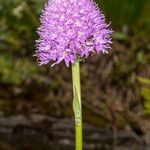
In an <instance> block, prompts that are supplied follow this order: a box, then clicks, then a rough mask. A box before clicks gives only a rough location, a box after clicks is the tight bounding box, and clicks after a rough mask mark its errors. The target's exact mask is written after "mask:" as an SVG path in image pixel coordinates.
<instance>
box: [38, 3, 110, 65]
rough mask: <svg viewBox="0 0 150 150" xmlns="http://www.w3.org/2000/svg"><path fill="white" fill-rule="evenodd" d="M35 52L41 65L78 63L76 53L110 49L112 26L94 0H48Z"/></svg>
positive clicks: (91, 52)
mask: <svg viewBox="0 0 150 150" xmlns="http://www.w3.org/2000/svg"><path fill="white" fill-rule="evenodd" d="M40 21H41V26H40V27H39V28H38V34H39V39H38V40H37V41H36V47H37V50H36V52H35V56H37V58H38V60H39V65H45V64H48V63H49V62H50V61H54V63H53V64H52V66H53V65H55V64H58V63H60V62H61V61H63V60H64V61H65V64H66V66H69V65H70V64H73V63H75V61H76V59H77V56H78V57H80V58H85V57H86V58H87V57H88V56H89V55H90V54H93V53H100V52H103V53H107V49H108V48H110V44H111V33H112V31H111V29H109V25H108V24H106V23H105V16H104V15H103V14H102V12H101V11H100V10H99V8H98V6H97V5H96V3H95V2H94V1H93V0H48V2H47V3H46V4H45V9H44V10H43V12H42V15H41V18H40Z"/></svg>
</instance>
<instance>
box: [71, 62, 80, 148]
mask: <svg viewBox="0 0 150 150" xmlns="http://www.w3.org/2000/svg"><path fill="white" fill-rule="evenodd" d="M72 80H73V95H74V100H73V109H74V114H75V150H82V104H81V87H80V62H79V60H77V61H76V63H75V64H73V65H72Z"/></svg>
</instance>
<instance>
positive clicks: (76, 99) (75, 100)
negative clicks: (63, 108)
mask: <svg viewBox="0 0 150 150" xmlns="http://www.w3.org/2000/svg"><path fill="white" fill-rule="evenodd" d="M73 111H74V114H75V124H76V125H77V124H79V122H80V120H81V107H80V102H79V97H78V93H77V89H76V87H75V93H74V98H73Z"/></svg>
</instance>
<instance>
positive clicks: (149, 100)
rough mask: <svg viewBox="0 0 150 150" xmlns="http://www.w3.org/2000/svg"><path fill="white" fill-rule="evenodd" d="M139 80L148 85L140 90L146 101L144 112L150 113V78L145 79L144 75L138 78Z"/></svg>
mask: <svg viewBox="0 0 150 150" xmlns="http://www.w3.org/2000/svg"><path fill="white" fill-rule="evenodd" d="M138 80H139V82H140V83H142V84H144V85H146V86H143V87H142V88H141V90H140V92H141V95H142V97H143V98H144V99H145V102H144V112H145V114H148V115H150V79H145V78H142V77H139V78H138Z"/></svg>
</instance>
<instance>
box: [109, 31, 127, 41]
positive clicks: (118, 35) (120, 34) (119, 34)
mask: <svg viewBox="0 0 150 150" xmlns="http://www.w3.org/2000/svg"><path fill="white" fill-rule="evenodd" d="M112 36H113V39H115V40H127V39H128V36H127V35H126V34H125V33H123V32H114V33H113V35H112Z"/></svg>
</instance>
